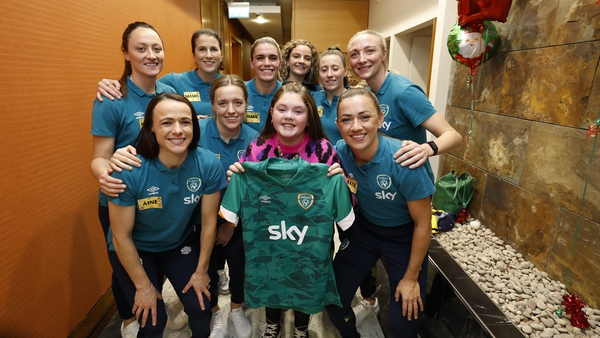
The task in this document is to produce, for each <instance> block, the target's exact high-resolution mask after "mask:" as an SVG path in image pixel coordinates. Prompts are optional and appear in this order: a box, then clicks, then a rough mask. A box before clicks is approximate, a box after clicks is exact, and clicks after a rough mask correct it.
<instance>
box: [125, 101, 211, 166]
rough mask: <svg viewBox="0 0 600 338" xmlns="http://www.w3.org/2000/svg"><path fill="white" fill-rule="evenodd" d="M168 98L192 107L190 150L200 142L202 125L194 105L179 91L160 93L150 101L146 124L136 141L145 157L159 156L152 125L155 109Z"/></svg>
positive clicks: (136, 145) (137, 148)
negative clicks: (199, 122)
mask: <svg viewBox="0 0 600 338" xmlns="http://www.w3.org/2000/svg"><path fill="white" fill-rule="evenodd" d="M166 100H173V101H179V102H183V103H185V104H186V105H187V106H188V107H189V108H190V111H191V114H192V128H193V132H192V141H191V142H190V145H189V146H188V150H194V149H196V147H198V142H199V141H200V125H199V124H198V117H197V116H196V110H194V106H193V105H192V104H191V103H190V101H189V100H188V99H186V98H185V97H183V96H181V95H179V94H177V93H160V94H157V95H156V96H155V97H154V98H152V100H150V103H148V107H147V108H146V115H145V117H144V124H143V125H142V129H141V130H140V133H139V134H138V137H137V139H136V140H135V143H134V144H135V148H136V150H137V153H138V154H140V155H142V156H143V157H145V158H156V157H158V153H159V151H160V146H159V145H158V142H157V141H156V135H155V134H154V132H152V125H153V123H154V109H155V108H156V106H157V105H158V104H159V103H160V102H162V101H166Z"/></svg>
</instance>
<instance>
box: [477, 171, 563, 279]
mask: <svg viewBox="0 0 600 338" xmlns="http://www.w3.org/2000/svg"><path fill="white" fill-rule="evenodd" d="M558 211H559V207H558V206H557V205H555V204H553V203H550V202H548V201H547V200H545V199H543V198H541V197H539V196H537V195H535V194H533V193H531V192H529V191H527V190H525V189H523V188H521V187H519V186H516V185H514V184H512V183H510V182H508V181H506V180H503V179H500V178H498V177H496V176H494V175H487V178H486V182H485V188H484V196H483V205H482V212H481V218H480V220H481V221H482V223H484V224H486V225H487V226H488V227H489V228H490V229H491V230H492V231H494V233H495V234H496V236H498V237H499V238H501V239H503V240H504V241H505V242H506V243H507V244H510V245H511V246H513V247H515V248H519V249H518V251H519V252H522V253H523V256H524V257H525V258H526V259H527V260H529V261H531V262H532V263H534V264H535V265H536V267H538V269H540V270H544V269H545V267H546V262H547V260H548V255H549V253H550V244H551V243H552V235H553V232H554V231H553V229H554V224H555V222H556V218H557V216H558Z"/></svg>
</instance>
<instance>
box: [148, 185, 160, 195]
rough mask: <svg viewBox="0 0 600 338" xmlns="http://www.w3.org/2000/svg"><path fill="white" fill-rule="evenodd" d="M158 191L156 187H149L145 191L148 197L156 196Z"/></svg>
mask: <svg viewBox="0 0 600 338" xmlns="http://www.w3.org/2000/svg"><path fill="white" fill-rule="evenodd" d="M159 190H160V188H159V187H156V186H151V187H150V188H148V189H146V191H148V195H157V194H158V191H159Z"/></svg>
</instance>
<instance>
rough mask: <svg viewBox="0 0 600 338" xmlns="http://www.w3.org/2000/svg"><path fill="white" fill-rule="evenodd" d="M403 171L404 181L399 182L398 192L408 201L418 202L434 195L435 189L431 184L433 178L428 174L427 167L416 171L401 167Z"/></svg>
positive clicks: (421, 167)
mask: <svg viewBox="0 0 600 338" xmlns="http://www.w3.org/2000/svg"><path fill="white" fill-rule="evenodd" d="M398 167H399V168H397V169H398V170H400V171H402V173H403V174H404V175H402V179H401V180H400V181H399V187H398V191H399V192H400V194H402V196H404V199H405V200H407V201H417V200H420V199H423V198H425V197H428V196H431V195H433V193H434V192H435V187H434V186H433V183H432V182H431V178H429V175H428V174H427V171H426V169H425V166H420V167H418V168H415V169H409V168H408V167H400V166H399V165H398Z"/></svg>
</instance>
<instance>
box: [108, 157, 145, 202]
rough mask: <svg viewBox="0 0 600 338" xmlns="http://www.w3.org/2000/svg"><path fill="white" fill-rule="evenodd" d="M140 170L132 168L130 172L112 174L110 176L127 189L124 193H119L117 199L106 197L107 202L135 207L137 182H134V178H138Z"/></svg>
mask: <svg viewBox="0 0 600 338" xmlns="http://www.w3.org/2000/svg"><path fill="white" fill-rule="evenodd" d="M140 170H142V169H141V168H136V167H133V169H132V170H123V171H121V172H116V171H115V172H113V173H112V174H111V175H110V176H112V177H114V178H116V179H120V180H122V181H123V184H125V185H126V186H127V189H125V191H124V192H122V193H120V194H119V196H117V197H110V196H108V201H109V202H112V203H114V204H117V205H120V206H124V207H127V206H132V205H136V203H137V187H138V184H137V183H138V182H136V181H135V179H134V177H140V175H139V171H140ZM136 174H137V175H136Z"/></svg>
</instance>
